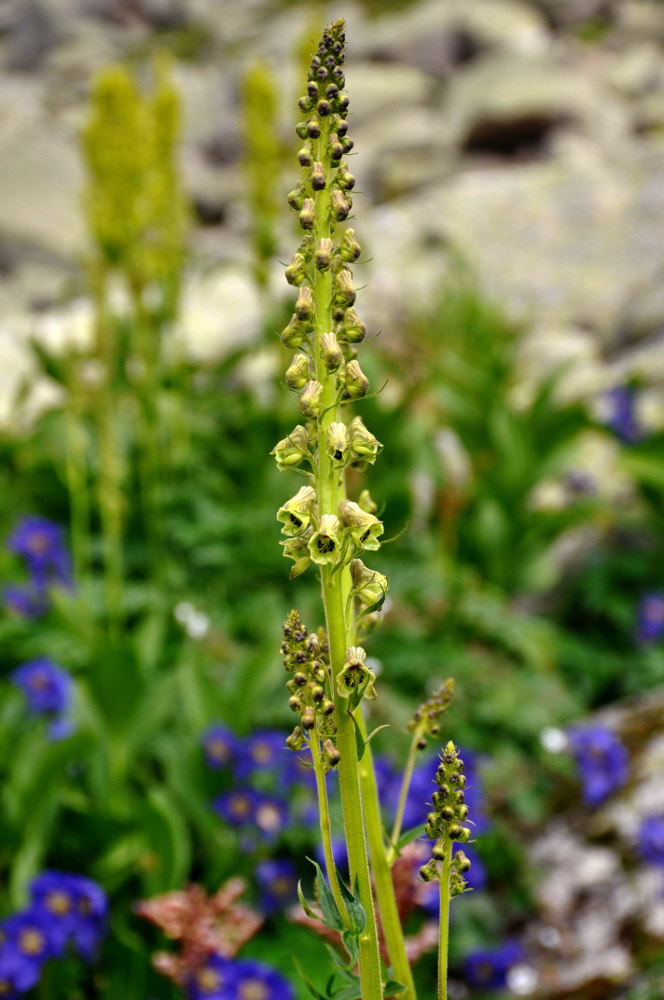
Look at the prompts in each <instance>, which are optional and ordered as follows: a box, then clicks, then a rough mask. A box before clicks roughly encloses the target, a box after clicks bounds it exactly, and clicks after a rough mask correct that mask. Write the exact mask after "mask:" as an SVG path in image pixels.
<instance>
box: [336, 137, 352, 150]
mask: <svg viewBox="0 0 664 1000" xmlns="http://www.w3.org/2000/svg"><path fill="white" fill-rule="evenodd" d="M339 142H340V143H341V148H342V149H343V151H344V153H350V151H351V149H352V148H353V146H354V145H355V143H354V142H353V140H352V139H351V138H350V137H349V136H347V135H342V136H341V138H340V139H339Z"/></svg>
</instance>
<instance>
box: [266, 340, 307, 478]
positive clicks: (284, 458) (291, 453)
mask: <svg viewBox="0 0 664 1000" xmlns="http://www.w3.org/2000/svg"><path fill="white" fill-rule="evenodd" d="M299 356H300V355H297V357H299ZM270 454H271V455H274V457H275V458H276V460H277V468H278V469H281V470H282V471H283V470H284V469H294V468H296V466H298V465H300V463H301V462H302V461H303V460H304V459H305V458H306V457H307V455H308V454H309V434H308V431H307V428H306V427H305V426H304V424H297V426H296V427H294V428H293V430H292V431H291V432H290V434H289V435H288V437H286V438H282V440H281V441H279V442H278V444H276V445H275V446H274V448H273V449H272V451H271V452H270Z"/></svg>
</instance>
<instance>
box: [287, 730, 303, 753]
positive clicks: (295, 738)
mask: <svg viewBox="0 0 664 1000" xmlns="http://www.w3.org/2000/svg"><path fill="white" fill-rule="evenodd" d="M304 745H305V739H304V733H303V732H302V730H301V729H300V727H299V726H296V727H295V729H294V730H293V732H292V733H291V734H290V736H287V737H286V746H287V747H288V748H289V750H301V749H302V747H303V746H304Z"/></svg>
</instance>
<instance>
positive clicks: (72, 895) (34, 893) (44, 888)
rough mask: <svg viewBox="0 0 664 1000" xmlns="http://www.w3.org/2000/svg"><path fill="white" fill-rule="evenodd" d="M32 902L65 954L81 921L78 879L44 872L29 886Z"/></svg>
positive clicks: (56, 944) (60, 951)
mask: <svg viewBox="0 0 664 1000" xmlns="http://www.w3.org/2000/svg"><path fill="white" fill-rule="evenodd" d="M30 899H31V901H32V907H33V909H34V910H35V911H36V912H41V913H42V914H44V916H45V918H46V919H47V920H48V927H49V937H50V940H51V942H52V943H53V947H54V948H55V950H56V952H57V953H58V954H62V953H63V952H64V950H65V948H66V946H67V942H68V940H69V939H70V938H71V937H72V936H73V934H74V931H75V930H76V927H77V924H78V921H79V914H78V907H77V897H76V883H75V877H73V876H71V875H69V874H68V873H66V872H58V871H45V872H42V873H41V875H38V876H37V878H35V879H33V880H32V882H31V884H30ZM0 995H1V994H0Z"/></svg>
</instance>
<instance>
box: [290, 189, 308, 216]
mask: <svg viewBox="0 0 664 1000" xmlns="http://www.w3.org/2000/svg"><path fill="white" fill-rule="evenodd" d="M305 198H306V189H305V187H304V184H298V186H297V187H296V188H293V190H292V191H291V192H289V194H288V198H287V201H288V204H289V205H290V207H291V208H292V209H293V211H294V212H299V211H300V209H301V208H302V206H303V205H304V199H305Z"/></svg>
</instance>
